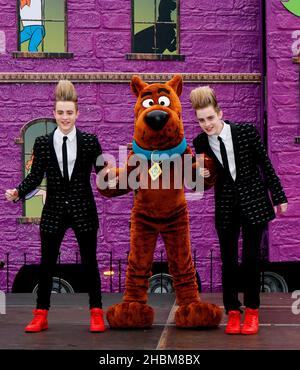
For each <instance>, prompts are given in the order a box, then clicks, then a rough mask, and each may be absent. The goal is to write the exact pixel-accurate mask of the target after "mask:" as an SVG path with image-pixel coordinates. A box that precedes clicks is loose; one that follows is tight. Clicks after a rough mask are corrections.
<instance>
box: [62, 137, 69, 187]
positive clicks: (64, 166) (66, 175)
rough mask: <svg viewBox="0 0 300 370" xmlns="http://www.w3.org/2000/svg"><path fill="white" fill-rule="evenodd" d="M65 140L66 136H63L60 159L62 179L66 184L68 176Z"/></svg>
mask: <svg viewBox="0 0 300 370" xmlns="http://www.w3.org/2000/svg"><path fill="white" fill-rule="evenodd" d="M67 140H68V136H64V137H63V145H62V157H63V173H64V179H65V180H66V181H67V182H68V181H69V174H68V153H67Z"/></svg>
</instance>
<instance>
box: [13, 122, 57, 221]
mask: <svg viewBox="0 0 300 370" xmlns="http://www.w3.org/2000/svg"><path fill="white" fill-rule="evenodd" d="M55 128H56V122H55V120H54V119H48V118H44V119H43V118H40V119H36V120H34V121H31V122H29V123H28V124H26V125H25V126H24V127H23V128H22V130H21V135H20V138H19V139H17V140H16V142H17V143H19V144H23V158H22V164H23V178H25V177H26V176H27V174H28V173H29V172H30V170H31V164H32V159H33V156H32V150H33V144H34V141H35V139H36V138H37V137H38V136H42V135H46V134H50V133H51V132H52V131H53V130H54V129H55ZM46 181H47V180H46V178H44V179H43V181H42V182H41V184H40V185H39V186H38V187H37V188H36V189H35V190H33V191H32V192H31V193H29V194H27V196H26V198H25V201H24V208H23V217H21V218H20V221H23V222H29V221H30V220H31V219H32V218H33V219H34V218H39V217H40V216H41V213H42V209H43V206H44V204H45V199H46Z"/></svg>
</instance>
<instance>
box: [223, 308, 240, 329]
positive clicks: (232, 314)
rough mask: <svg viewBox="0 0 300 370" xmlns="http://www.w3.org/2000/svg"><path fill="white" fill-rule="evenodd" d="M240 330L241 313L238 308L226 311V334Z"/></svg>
mask: <svg viewBox="0 0 300 370" xmlns="http://www.w3.org/2000/svg"><path fill="white" fill-rule="evenodd" d="M240 332H241V313H240V311H239V310H234V311H229V312H228V323H227V326H226V329H225V333H226V334H240Z"/></svg>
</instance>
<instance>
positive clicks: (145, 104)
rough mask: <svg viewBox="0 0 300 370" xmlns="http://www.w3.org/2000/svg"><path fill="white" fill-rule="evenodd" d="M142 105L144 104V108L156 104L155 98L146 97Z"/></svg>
mask: <svg viewBox="0 0 300 370" xmlns="http://www.w3.org/2000/svg"><path fill="white" fill-rule="evenodd" d="M142 105H143V107H144V108H149V107H152V105H154V100H153V99H146V100H144V101H143V102H142Z"/></svg>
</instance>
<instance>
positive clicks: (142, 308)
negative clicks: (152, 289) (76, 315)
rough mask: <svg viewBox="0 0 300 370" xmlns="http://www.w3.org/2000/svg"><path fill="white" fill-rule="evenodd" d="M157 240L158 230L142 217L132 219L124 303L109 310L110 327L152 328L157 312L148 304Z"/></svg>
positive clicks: (135, 216)
mask: <svg viewBox="0 0 300 370" xmlns="http://www.w3.org/2000/svg"><path fill="white" fill-rule="evenodd" d="M157 237H158V231H157V230H156V229H155V228H154V227H151V225H150V224H148V223H147V222H146V221H145V220H143V218H142V217H138V215H133V216H132V218H131V240H130V253H129V258H128V267H127V272H126V282H125V286H126V289H125V293H124V297H123V301H124V302H123V303H119V304H115V305H113V306H111V307H109V308H108V310H107V320H108V322H109V325H110V327H111V328H119V329H129V328H140V329H142V328H149V327H151V326H152V324H153V319H154V311H153V309H152V307H150V306H149V305H147V298H148V297H147V290H148V287H149V282H148V279H149V277H150V274H151V267H152V261H153V253H154V249H155V245H156V241H157Z"/></svg>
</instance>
